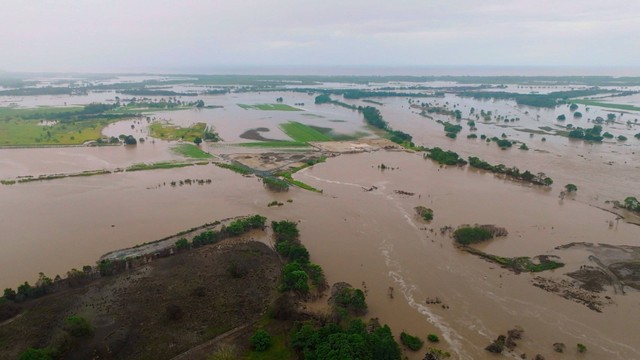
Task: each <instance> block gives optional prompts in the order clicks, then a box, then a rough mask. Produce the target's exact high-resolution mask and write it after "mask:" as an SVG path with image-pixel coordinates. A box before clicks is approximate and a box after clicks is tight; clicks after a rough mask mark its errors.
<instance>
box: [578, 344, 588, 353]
mask: <svg viewBox="0 0 640 360" xmlns="http://www.w3.org/2000/svg"><path fill="white" fill-rule="evenodd" d="M577 347H578V352H579V353H583V352H586V351H587V347H586V346H585V345H584V344H580V343H578V345H577Z"/></svg>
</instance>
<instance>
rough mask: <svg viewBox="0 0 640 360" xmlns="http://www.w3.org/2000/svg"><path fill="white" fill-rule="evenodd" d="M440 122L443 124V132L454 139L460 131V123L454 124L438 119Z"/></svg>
mask: <svg viewBox="0 0 640 360" xmlns="http://www.w3.org/2000/svg"><path fill="white" fill-rule="evenodd" d="M438 122H439V123H440V124H442V125H443V126H444V132H445V133H446V134H447V137H450V138H452V139H455V138H456V136H457V135H458V133H459V132H460V131H462V126H461V125H455V124H452V123H450V122H448V121H447V122H443V121H442V120H438Z"/></svg>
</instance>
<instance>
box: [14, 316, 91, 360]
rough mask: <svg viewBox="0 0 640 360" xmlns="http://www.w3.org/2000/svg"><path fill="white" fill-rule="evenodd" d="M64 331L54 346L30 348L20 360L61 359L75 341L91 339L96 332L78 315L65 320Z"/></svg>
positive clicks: (56, 339)
mask: <svg viewBox="0 0 640 360" xmlns="http://www.w3.org/2000/svg"><path fill="white" fill-rule="evenodd" d="M62 330H63V332H64V335H63V336H60V337H57V338H55V340H54V344H52V345H50V346H48V347H46V348H42V349H36V348H28V349H27V350H25V351H24V352H22V353H21V354H20V356H19V357H18V360H54V359H59V358H61V356H62V355H63V354H64V353H65V352H68V351H69V350H71V348H72V347H73V346H74V342H75V341H78V340H79V339H82V338H88V337H91V336H93V334H94V332H95V329H94V328H93V326H92V325H91V323H90V322H89V321H88V320H87V319H85V318H84V317H82V316H78V315H72V316H69V317H67V318H65V319H64V325H63V327H62Z"/></svg>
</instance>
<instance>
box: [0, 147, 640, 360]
mask: <svg viewBox="0 0 640 360" xmlns="http://www.w3.org/2000/svg"><path fill="white" fill-rule="evenodd" d="M381 163H384V164H385V165H387V166H391V167H394V168H395V167H399V169H397V170H385V171H384V172H382V171H380V170H379V169H378V168H377V165H379V164H381ZM297 177H298V178H299V179H301V180H302V181H305V182H307V183H309V184H311V185H312V186H314V187H317V188H321V189H323V190H324V194H316V193H311V192H307V191H303V190H300V189H292V190H291V191H290V192H289V193H284V194H273V193H270V192H268V191H266V190H265V189H264V188H263V187H262V185H261V183H260V182H259V181H258V179H256V178H246V177H242V176H240V175H238V174H235V173H232V172H230V171H227V170H224V169H220V168H217V167H215V166H212V165H209V166H195V167H190V168H184V169H170V170H158V171H146V172H136V173H118V174H111V175H104V176H95V177H89V178H67V179H63V180H58V181H50V182H42V183H29V184H21V185H16V186H4V187H0V196H1V197H2V199H3V201H2V205H1V206H2V208H1V209H0V211H1V212H2V214H3V217H2V218H1V219H0V226H1V227H2V229H3V235H4V236H3V238H2V247H3V249H6V251H3V252H2V254H1V255H0V264H2V273H3V277H2V284H0V286H15V285H16V284H18V283H19V282H21V281H24V280H27V279H33V278H34V275H35V274H36V273H37V272H39V271H43V272H44V273H46V274H48V275H50V276H53V275H55V274H64V272H65V271H66V270H68V269H69V268H71V267H81V266H82V265H85V264H91V263H93V262H94V261H95V260H96V259H97V258H98V257H99V256H100V255H102V254H103V253H106V252H108V251H110V250H113V249H117V248H122V247H127V246H131V245H135V244H139V243H142V242H146V241H151V240H155V239H158V238H162V237H164V236H166V235H170V234H173V233H176V232H178V231H180V230H183V229H186V228H190V227H193V226H197V225H200V224H202V223H205V222H209V221H212V220H215V219H221V218H226V217H230V216H237V215H244V214H251V213H261V214H264V215H266V216H268V217H269V218H270V219H284V218H286V219H293V220H300V222H301V223H300V229H301V233H302V241H303V242H304V243H305V244H306V245H307V246H308V247H309V250H310V252H311V254H312V260H313V261H315V262H317V263H319V264H321V265H322V266H323V267H324V269H325V271H326V273H327V276H328V278H329V280H330V282H336V281H347V282H349V283H351V284H352V285H354V286H359V287H362V286H366V289H367V292H368V297H367V301H368V303H369V304H370V313H369V315H370V316H378V317H380V318H381V320H382V321H383V322H387V323H389V324H390V325H391V326H392V328H393V329H394V330H395V331H396V332H399V331H402V330H405V331H409V332H412V333H416V334H423V335H424V334H427V333H437V334H439V335H441V338H443V339H444V340H445V342H444V343H443V344H442V346H443V347H444V348H448V349H449V350H450V351H452V352H453V353H454V354H455V355H454V356H455V357H457V358H462V359H477V358H482V357H483V356H486V354H485V351H484V350H483V347H484V346H486V345H487V344H488V343H489V342H490V339H492V338H495V337H497V335H498V334H500V333H505V332H506V331H507V330H508V329H510V328H513V327H514V326H516V325H518V326H522V327H523V328H524V329H525V338H524V339H523V340H522V341H521V342H520V345H519V347H518V352H527V353H528V354H530V356H531V354H534V353H542V354H544V355H546V356H547V357H549V356H551V355H552V353H551V351H552V350H551V344H553V343H554V342H558V341H561V342H564V343H566V344H567V345H568V346H574V344H575V343H577V342H582V343H585V344H587V346H588V347H589V352H588V354H587V356H586V358H593V359H599V358H609V359H632V358H640V349H638V348H637V346H636V343H635V340H636V339H635V336H634V334H635V333H637V330H638V324H640V322H639V320H640V315H639V314H640V312H638V310H639V309H638V307H639V306H638V299H640V298H638V294H637V293H636V292H629V293H628V294H627V295H624V296H623V295H611V296H613V299H614V301H615V303H616V304H615V305H612V306H607V307H605V309H604V313H602V314H599V313H596V312H594V311H592V310H589V309H587V308H586V307H584V306H582V305H579V304H576V303H573V302H571V301H568V300H565V299H562V298H560V297H558V296H556V295H552V294H549V293H547V292H544V291H542V290H540V289H538V288H535V287H533V286H532V285H531V284H530V279H531V278H532V277H531V276H530V275H528V274H521V275H514V274H512V273H510V272H508V271H506V270H502V269H499V268H498V267H497V266H495V265H492V264H489V263H487V262H485V261H483V260H481V259H478V258H476V257H474V256H472V255H469V254H466V253H462V252H460V251H459V250H457V249H455V248H454V247H453V246H452V241H451V239H450V238H448V237H447V236H442V235H440V234H439V228H440V227H442V226H446V225H450V226H454V227H455V226H458V225H460V224H465V223H490V224H496V225H498V226H504V227H506V228H507V229H508V230H509V232H510V235H509V236H508V237H507V238H505V239H498V240H495V241H494V242H492V243H490V244H489V245H488V246H486V249H485V250H487V251H491V252H495V253H496V254H500V255H505V256H515V255H519V256H535V255H538V254H547V253H551V252H552V250H553V247H555V246H557V245H559V244H564V243H568V242H572V241H586V242H607V243H612V244H628V245H640V241H639V240H638V239H640V237H639V236H638V234H639V233H640V228H639V227H637V226H633V225H629V224H626V223H624V222H619V223H618V225H617V226H616V227H614V228H610V227H609V226H608V222H609V221H611V220H615V215H613V214H610V213H608V212H604V211H601V210H598V209H595V208H593V207H590V206H588V205H585V204H582V203H579V202H577V201H572V200H567V199H565V200H564V201H563V202H562V203H561V202H559V200H558V199H557V197H556V196H555V194H553V193H550V192H546V191H544V190H541V189H539V188H532V187H527V186H523V185H521V184H519V183H515V182H510V181H503V180H496V179H495V178H493V176H492V175H490V174H485V173H479V172H476V171H469V170H464V169H458V168H448V169H444V168H442V169H441V168H440V167H438V166H437V165H435V164H434V163H433V162H431V161H429V160H424V159H422V158H421V157H420V156H418V155H416V154H409V153H404V152H384V151H380V152H376V153H370V154H360V155H343V156H340V157H338V158H335V159H331V160H330V161H328V162H327V163H324V164H321V165H318V166H316V167H313V168H310V169H307V170H304V171H302V172H301V173H298V174H297ZM185 178H201V179H208V178H210V179H212V184H210V185H192V186H183V187H171V186H159V185H160V184H163V183H165V184H168V183H169V182H170V181H173V180H180V179H185ZM372 185H375V186H377V187H378V190H374V191H371V192H365V191H363V189H362V187H370V186H372ZM394 190H404V191H409V192H415V193H416V195H415V196H406V195H398V194H395V193H394ZM274 199H277V200H279V201H281V202H285V200H287V199H292V200H293V202H292V203H286V202H285V206H283V207H280V208H268V207H267V203H269V202H270V201H272V200H274ZM417 205H424V206H427V207H431V208H433V209H434V211H435V219H434V221H433V222H432V223H430V224H425V223H422V222H421V221H419V220H417V219H416V217H415V215H414V212H413V207H415V206H417ZM34 224H37V226H34ZM422 228H427V229H433V230H434V232H431V231H429V230H423V229H422ZM561 274H562V269H559V270H556V271H555V272H553V273H551V274H550V276H553V277H559V276H561ZM389 287H393V288H394V293H395V296H394V299H390V298H389V297H388V288H389ZM435 297H438V298H439V299H441V300H442V301H443V302H444V303H445V304H446V305H448V306H449V308H448V309H442V308H441V307H440V305H427V304H425V299H426V298H435ZM568 356H570V355H568ZM569 358H570V357H569Z"/></svg>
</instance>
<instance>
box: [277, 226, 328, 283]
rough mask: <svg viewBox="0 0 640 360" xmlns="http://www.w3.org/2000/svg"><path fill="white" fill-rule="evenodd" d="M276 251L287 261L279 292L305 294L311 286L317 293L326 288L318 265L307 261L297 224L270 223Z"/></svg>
mask: <svg viewBox="0 0 640 360" xmlns="http://www.w3.org/2000/svg"><path fill="white" fill-rule="evenodd" d="M271 228H272V229H273V237H274V239H275V242H276V246H275V247H276V251H277V252H278V254H280V255H281V256H282V257H284V258H285V259H286V260H287V264H286V265H285V266H284V267H283V269H282V283H281V285H280V290H281V291H293V292H295V293H298V294H306V293H308V292H309V290H310V286H309V280H310V281H311V284H312V285H313V286H315V287H316V289H318V290H319V291H323V290H324V289H325V288H326V286H327V285H326V279H325V276H324V271H322V268H321V267H320V265H317V264H314V263H311V262H310V261H309V251H308V250H307V248H306V247H305V246H304V245H302V244H301V243H300V231H299V230H298V224H296V223H295V222H293V221H288V220H283V221H272V222H271Z"/></svg>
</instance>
